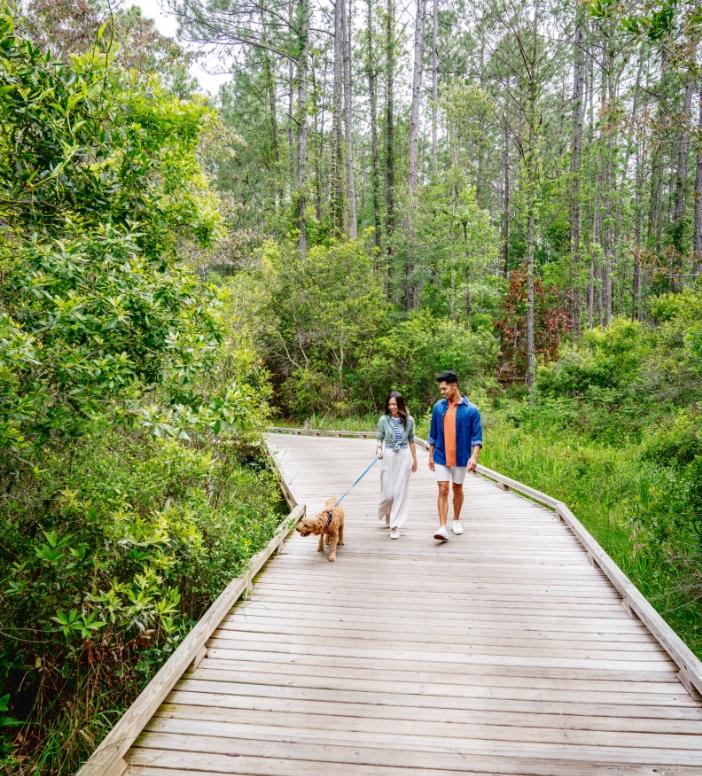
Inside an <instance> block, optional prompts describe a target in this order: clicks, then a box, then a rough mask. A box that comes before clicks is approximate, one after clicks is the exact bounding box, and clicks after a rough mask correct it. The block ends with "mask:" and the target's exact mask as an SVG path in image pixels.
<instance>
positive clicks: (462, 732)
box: [148, 706, 702, 761]
mask: <svg viewBox="0 0 702 776" xmlns="http://www.w3.org/2000/svg"><path fill="white" fill-rule="evenodd" d="M270 719H271V717H270V714H269V713H268V712H266V711H259V710H258V709H245V710H241V709H229V710H228V714H227V715H226V718H223V717H222V716H220V715H212V714H208V713H207V709H201V708H200V707H197V706H193V707H191V708H190V709H189V710H188V712H187V713H185V714H183V713H178V712H177V711H176V710H174V709H170V710H169V713H168V714H165V713H164V714H158V715H155V716H154V717H153V719H152V722H151V723H150V724H149V726H148V729H149V730H158V731H170V730H173V728H176V729H177V730H183V729H187V727H186V726H187V721H190V722H191V723H192V725H191V726H190V727H191V729H192V730H193V732H194V733H195V734H200V735H218V734H219V733H220V731H224V732H226V730H227V729H228V726H230V725H237V726H239V725H255V726H261V727H264V726H265V725H266V724H267V723H268V722H269V721H270ZM170 720H176V721H177V722H176V724H173V723H171V722H170ZM208 723H209V724H208ZM510 723H511V720H510V719H509V717H508V716H503V717H502V719H499V720H496V721H495V722H487V721H486V720H482V721H477V720H471V721H458V720H453V721H452V722H451V724H448V725H447V724H446V722H433V721H430V720H422V724H421V726H418V725H417V723H416V721H415V720H404V719H396V718H383V717H375V718H372V719H366V718H365V717H351V716H348V715H344V716H342V715H338V714H334V713H332V712H329V713H326V714H315V713H311V712H310V711H309V710H305V711H299V710H294V709H290V710H286V711H282V710H281V711H278V712H277V713H276V715H275V725H276V727H278V728H293V729H295V730H302V731H307V730H313V731H337V732H340V733H358V734H362V735H369V734H380V735H400V736H410V737H415V738H416V734H417V732H418V731H419V729H421V735H422V737H425V736H426V737H428V738H435V739H436V740H441V739H444V740H445V739H454V738H457V739H463V740H467V739H472V740H488V741H504V742H512V743H530V744H537V743H543V744H563V745H568V746H571V745H575V746H601V747H632V748H633V747H640V748H641V749H676V750H680V751H690V752H701V753H702V736H700V735H698V734H697V733H696V732H695V733H693V734H692V735H689V734H685V733H660V732H657V731H646V732H641V731H628V730H615V731H611V730H597V729H581V728H578V727H569V728H567V729H564V728H561V727H552V726H545V725H526V726H525V725H517V724H514V723H511V724H510ZM210 731H211V732H210ZM447 743H449V744H450V741H449V742H447ZM701 761H702V759H701Z"/></svg>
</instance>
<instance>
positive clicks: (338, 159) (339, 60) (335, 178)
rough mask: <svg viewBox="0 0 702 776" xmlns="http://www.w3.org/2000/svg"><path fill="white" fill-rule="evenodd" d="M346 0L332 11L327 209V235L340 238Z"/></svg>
mask: <svg viewBox="0 0 702 776" xmlns="http://www.w3.org/2000/svg"><path fill="white" fill-rule="evenodd" d="M345 2H346V0H336V4H335V9H334V86H333V94H332V144H331V202H330V208H329V234H330V235H331V236H332V237H340V236H341V235H342V234H343V233H344V211H345V203H344V184H343V175H342V168H343V149H342V132H341V111H342V107H341V104H342V76H341V73H342V68H343V49H344V44H343V29H342V24H341V20H342V13H343V7H344V3H345Z"/></svg>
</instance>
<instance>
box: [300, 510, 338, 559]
mask: <svg viewBox="0 0 702 776" xmlns="http://www.w3.org/2000/svg"><path fill="white" fill-rule="evenodd" d="M335 503H336V499H335V498H330V499H329V500H328V501H327V503H326V504H325V505H324V509H323V510H322V511H321V512H320V513H319V514H318V515H315V516H314V517H303V518H302V520H300V522H299V523H298V524H297V528H296V529H295V530H296V531H297V532H298V533H299V534H300V536H309V535H310V534H314V535H315V536H319V546H318V547H317V551H318V552H322V551H323V550H324V537H326V542H327V544H330V545H331V546H330V547H329V560H330V561H331V562H332V563H333V562H334V561H335V560H336V545H337V544H343V543H344V508H343V507H342V506H341V504H339V506H338V507H335V506H334V504H335Z"/></svg>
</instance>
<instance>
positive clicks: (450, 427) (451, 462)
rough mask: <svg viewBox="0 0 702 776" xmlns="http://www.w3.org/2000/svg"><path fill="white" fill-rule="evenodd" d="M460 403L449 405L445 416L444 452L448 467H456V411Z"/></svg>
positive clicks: (450, 403)
mask: <svg viewBox="0 0 702 776" xmlns="http://www.w3.org/2000/svg"><path fill="white" fill-rule="evenodd" d="M459 404H460V402H457V403H456V404H454V403H453V402H452V401H449V403H448V409H447V410H446V414H445V415H444V450H445V451H446V466H455V465H456V411H457V410H458V405H459Z"/></svg>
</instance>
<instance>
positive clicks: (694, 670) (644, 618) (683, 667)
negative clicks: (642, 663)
mask: <svg viewBox="0 0 702 776" xmlns="http://www.w3.org/2000/svg"><path fill="white" fill-rule="evenodd" d="M269 431H270V432H272V433H289V434H296V435H300V434H302V435H306V436H329V437H362V438H366V439H367V438H374V437H375V432H373V431H366V432H361V431H318V430H316V429H309V430H308V429H301V428H287V427H279V426H273V427H271V428H269ZM415 442H416V443H417V444H418V445H420V446H421V447H423V448H425V449H429V443H428V442H427V441H426V440H425V439H421V438H420V437H415ZM477 473H478V474H479V475H481V476H482V477H484V478H486V479H488V480H492V481H494V482H495V484H496V485H497V486H498V487H500V488H502V489H503V490H512V491H515V492H516V493H521V494H523V495H525V496H528V497H529V498H530V499H532V500H534V501H537V502H539V503H541V504H544V505H545V506H547V507H550V508H551V509H552V510H554V512H555V513H556V514H557V515H558V516H559V517H560V518H561V520H563V521H564V522H565V524H566V525H567V526H568V527H569V528H570V529H571V531H572V532H573V533H574V534H575V536H576V537H577V539H578V540H579V541H580V543H581V544H582V545H583V546H584V547H585V549H586V550H587V554H588V558H589V560H590V562H591V563H592V564H593V565H594V566H595V567H596V568H599V569H601V570H602V571H603V572H604V574H605V575H606V576H607V577H608V578H609V580H610V582H611V583H612V584H613V585H614V587H615V588H616V589H617V590H618V591H619V593H620V594H621V596H622V599H623V600H622V603H623V605H624V608H625V609H626V610H627V611H629V613H630V614H632V613H633V614H635V615H636V616H637V617H638V618H639V619H640V620H641V622H643V623H644V625H645V626H646V627H647V628H648V630H649V631H650V632H651V634H652V635H653V636H654V637H655V639H656V640H657V641H658V643H659V644H660V645H661V646H662V647H663V649H665V651H666V652H667V653H668V655H670V657H671V659H672V660H673V662H674V663H675V664H676V665H677V666H678V669H679V673H678V679H679V680H680V683H681V684H682V685H683V687H684V688H685V689H686V690H687V692H688V693H689V694H690V695H691V696H692V698H693V699H694V700H696V701H699V700H702V662H700V661H699V660H698V659H697V657H696V656H695V655H694V653H693V652H692V650H691V649H690V648H689V647H688V646H687V645H686V644H685V643H684V642H683V641H682V639H681V638H680V637H679V636H678V635H677V633H675V631H674V630H673V629H672V628H671V627H670V626H669V625H668V623H666V621H665V620H664V619H663V618H662V617H661V616H660V614H658V612H657V611H656V610H655V609H654V608H653V606H652V605H651V604H650V603H649V602H648V600H647V599H646V598H645V597H644V596H643V595H642V594H641V593H640V592H639V590H638V589H637V587H636V585H634V583H633V582H631V580H630V579H629V578H628V577H627V576H626V574H625V573H624V572H623V571H622V570H621V569H620V568H619V566H617V564H616V563H615V562H614V561H613V560H612V558H610V557H609V555H608V554H607V553H606V552H605V551H604V550H603V549H602V547H601V546H600V544H599V542H598V541H597V540H596V539H595V537H594V536H592V534H591V533H590V532H589V531H588V530H587V529H586V528H585V526H584V525H583V524H582V523H581V522H580V521H579V520H578V518H577V517H575V515H574V514H573V513H572V512H571V511H570V509H569V508H568V507H567V506H566V504H564V503H563V502H562V501H559V500H558V499H556V498H553V497H552V496H549V495H547V494H546V493H542V492H541V491H539V490H536V489H535V488H531V487H529V486H528V485H524V484H523V483H521V482H519V480H514V479H512V478H511V477H506V476H505V475H503V474H500V473H499V472H496V471H493V470H492V469H488V468H487V467H486V466H482V465H480V464H478V468H477Z"/></svg>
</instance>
